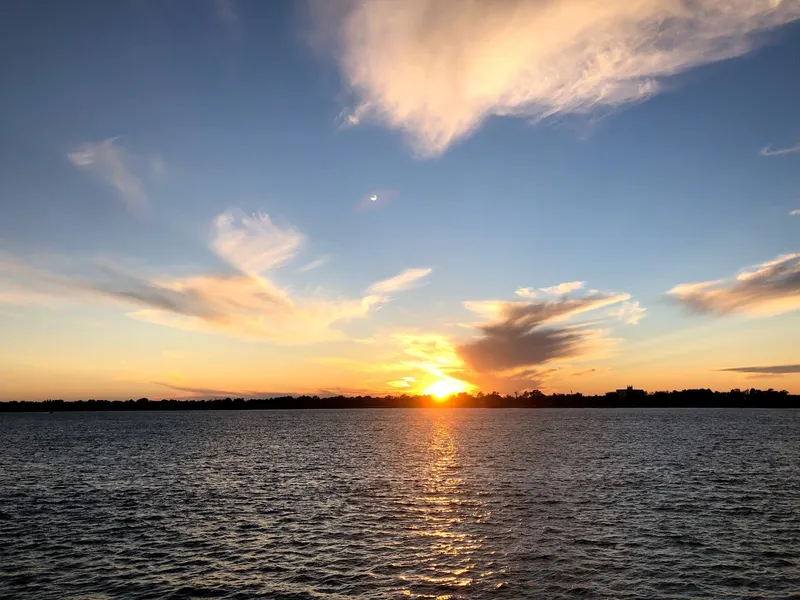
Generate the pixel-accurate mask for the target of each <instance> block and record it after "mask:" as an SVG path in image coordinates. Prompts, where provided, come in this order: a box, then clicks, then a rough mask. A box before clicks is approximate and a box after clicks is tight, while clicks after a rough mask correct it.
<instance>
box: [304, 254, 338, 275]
mask: <svg viewBox="0 0 800 600" xmlns="http://www.w3.org/2000/svg"><path fill="white" fill-rule="evenodd" d="M330 260H331V257H330V255H328V254H326V255H324V256H320V257H319V258H315V259H314V260H312V261H311V262H310V263H307V264H305V265H303V266H302V267H300V268H299V269H297V270H298V271H299V272H301V273H306V272H308V271H313V270H314V269H318V268H320V267H321V266H323V265H326V264H328V262H329V261H330Z"/></svg>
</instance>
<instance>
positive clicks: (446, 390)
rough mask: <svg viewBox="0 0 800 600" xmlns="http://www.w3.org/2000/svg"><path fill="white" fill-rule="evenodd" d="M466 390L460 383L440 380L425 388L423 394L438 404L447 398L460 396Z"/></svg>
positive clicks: (454, 380)
mask: <svg viewBox="0 0 800 600" xmlns="http://www.w3.org/2000/svg"><path fill="white" fill-rule="evenodd" d="M466 389H467V386H466V385H465V384H464V382H462V381H458V380H456V379H440V380H439V381H436V382H434V383H432V384H430V385H429V386H428V387H427V388H425V394H427V395H429V396H433V397H434V398H435V399H436V400H437V401H438V402H441V401H442V400H445V399H446V398H447V397H448V396H452V395H453V394H460V393H461V392H463V391H466Z"/></svg>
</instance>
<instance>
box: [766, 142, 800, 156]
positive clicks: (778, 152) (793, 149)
mask: <svg viewBox="0 0 800 600" xmlns="http://www.w3.org/2000/svg"><path fill="white" fill-rule="evenodd" d="M798 152H800V144H795V145H794V146H788V147H786V148H775V149H774V150H773V149H772V146H764V147H763V148H762V149H761V151H760V152H759V154H760V155H761V156H783V155H785V154H796V153H798Z"/></svg>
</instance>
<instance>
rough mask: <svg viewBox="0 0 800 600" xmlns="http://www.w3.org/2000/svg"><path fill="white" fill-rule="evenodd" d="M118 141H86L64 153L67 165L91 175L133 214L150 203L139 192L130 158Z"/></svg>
mask: <svg viewBox="0 0 800 600" xmlns="http://www.w3.org/2000/svg"><path fill="white" fill-rule="evenodd" d="M117 139H118V138H116V137H113V138H108V139H107V140H103V141H102V142H86V143H83V144H81V145H80V146H78V147H77V148H75V149H74V150H73V151H72V152H69V153H68V154H67V157H68V158H69V160H70V162H72V164H73V165H75V166H76V167H78V168H81V169H86V170H88V171H91V172H93V173H94V174H95V175H96V176H97V177H99V178H100V179H102V180H103V181H105V182H106V183H107V184H109V185H111V186H112V187H113V188H114V189H116V190H117V192H118V193H119V196H120V199H121V200H122V201H123V203H124V204H125V206H126V207H127V209H128V210H129V211H130V212H132V213H136V214H141V213H142V212H144V211H146V210H147V208H148V206H149V204H150V201H149V199H148V197H147V194H145V193H144V191H143V189H142V183H141V181H140V180H139V178H138V177H137V176H136V175H134V173H133V171H132V169H131V165H130V163H131V162H132V160H133V157H132V156H131V155H130V154H129V153H128V152H127V151H126V150H125V149H124V148H123V147H122V146H119V145H118V144H116V140H117Z"/></svg>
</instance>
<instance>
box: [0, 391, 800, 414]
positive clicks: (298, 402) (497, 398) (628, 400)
mask: <svg viewBox="0 0 800 600" xmlns="http://www.w3.org/2000/svg"><path fill="white" fill-rule="evenodd" d="M431 406H449V407H458V408H669V407H676V408H679V407H695V408H703V407H717V408H723V407H728V408H746V407H752V408H800V395H796V394H794V395H793V394H789V392H787V391H785V390H783V391H777V390H773V389H769V390H756V389H750V390H738V389H736V390H731V391H730V392H715V391H713V390H708V389H697V390H682V391H673V392H654V393H650V394H648V393H645V392H643V391H640V390H626V391H623V392H622V393H618V392H608V393H607V394H605V395H602V396H584V395H583V394H550V395H546V394H543V393H542V392H540V391H537V390H534V391H532V392H525V393H522V394H514V395H505V396H503V395H500V394H498V393H496V392H492V393H491V394H484V393H482V392H479V393H477V394H475V395H470V394H458V395H456V396H452V397H450V398H448V399H447V400H446V401H445V402H443V403H439V402H437V401H436V400H435V399H434V398H431V397H430V396H408V395H405V394H404V395H400V396H383V397H373V396H324V397H320V396H283V397H280V398H261V399H255V398H253V399H245V398H216V399H210V400H174V399H164V400H150V399H148V398H139V399H138V400H133V399H131V400H75V401H65V400H44V401H41V402H27V401H23V402H19V401H10V402H0V412H54V411H86V410H110V411H125V410H288V409H337V408H425V407H431Z"/></svg>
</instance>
